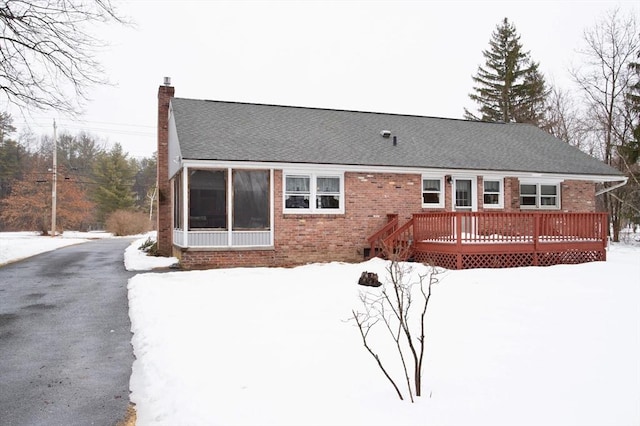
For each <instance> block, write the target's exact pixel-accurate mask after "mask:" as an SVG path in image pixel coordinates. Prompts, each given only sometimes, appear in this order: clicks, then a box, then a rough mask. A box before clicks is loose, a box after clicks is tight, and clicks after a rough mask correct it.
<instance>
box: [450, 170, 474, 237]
mask: <svg viewBox="0 0 640 426" xmlns="http://www.w3.org/2000/svg"><path fill="white" fill-rule="evenodd" d="M452 198H453V210H454V211H458V212H472V211H476V210H477V206H476V201H475V200H476V180H475V179H472V178H454V180H453V197H452ZM460 223H461V225H462V226H461V227H462V233H463V234H464V235H466V236H468V235H469V234H473V233H474V226H473V223H474V222H473V218H472V217H469V216H464V217H462V218H461V222H460Z"/></svg>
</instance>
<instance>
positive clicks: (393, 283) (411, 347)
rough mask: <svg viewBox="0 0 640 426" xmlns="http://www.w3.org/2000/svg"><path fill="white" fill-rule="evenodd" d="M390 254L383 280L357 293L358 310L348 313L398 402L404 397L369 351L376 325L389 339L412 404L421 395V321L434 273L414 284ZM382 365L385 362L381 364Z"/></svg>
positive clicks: (384, 366)
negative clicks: (359, 303) (359, 304)
mask: <svg viewBox="0 0 640 426" xmlns="http://www.w3.org/2000/svg"><path fill="white" fill-rule="evenodd" d="M387 253H391V254H390V255H389V256H387V257H388V258H390V259H391V261H390V263H389V266H388V267H387V274H388V277H387V280H386V281H385V283H384V284H383V285H382V286H380V287H377V288H375V289H371V290H366V291H361V292H360V300H361V301H362V310H355V309H354V310H352V311H351V312H352V314H353V317H352V318H351V319H352V320H354V321H355V323H356V325H357V326H358V330H359V332H360V337H361V338H362V342H363V344H364V347H365V349H366V350H367V352H368V353H369V354H370V355H371V356H372V357H373V358H374V359H375V360H376V363H377V365H378V367H379V368H380V370H381V371H382V373H383V374H384V375H385V377H386V378H387V380H388V381H389V382H390V383H391V385H392V386H393V388H394V390H395V391H396V394H397V395H398V397H399V398H400V399H401V400H404V396H403V394H402V391H401V390H400V387H399V386H398V382H397V379H394V378H393V377H392V373H391V371H392V370H390V369H389V366H388V364H385V363H384V362H383V361H382V357H381V355H380V353H379V352H377V351H376V349H374V347H373V343H374V342H373V340H375V339H372V338H371V334H370V333H371V331H372V330H373V329H374V328H375V326H376V325H381V328H382V329H383V330H384V329H386V331H387V334H388V335H389V336H390V337H391V338H392V339H393V346H394V347H395V350H396V352H397V354H398V357H399V361H400V364H401V366H402V369H401V370H400V371H402V375H403V378H402V380H404V382H405V383H406V386H407V390H408V393H409V398H410V400H411V402H414V395H415V396H416V397H418V396H421V394H422V370H423V360H424V353H425V347H426V345H425V343H426V342H425V320H426V315H427V308H428V306H429V300H430V298H431V286H432V285H434V284H436V283H438V281H439V280H438V277H437V275H438V274H439V271H438V269H436V268H435V267H432V266H429V267H428V268H429V269H428V271H427V273H426V274H419V275H418V278H417V281H414V279H412V277H411V275H412V274H411V272H412V266H411V265H410V264H408V263H405V262H400V261H398V260H397V259H399V258H401V257H400V256H398V253H392V252H389V251H387ZM385 362H386V361H385Z"/></svg>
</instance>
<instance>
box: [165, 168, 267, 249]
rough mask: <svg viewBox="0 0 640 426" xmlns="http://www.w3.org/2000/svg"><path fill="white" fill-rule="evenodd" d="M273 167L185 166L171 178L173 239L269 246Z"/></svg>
mask: <svg viewBox="0 0 640 426" xmlns="http://www.w3.org/2000/svg"><path fill="white" fill-rule="evenodd" d="M271 200H273V170H267V169H252V168H246V167H243V168H233V167H203V166H199V165H195V164H194V165H191V166H188V165H185V166H184V167H183V168H182V169H181V170H180V171H179V172H178V173H177V174H176V175H175V176H174V178H173V243H174V244H175V245H177V246H179V247H184V248H186V247H189V248H193V247H201V248H207V249H211V248H213V249H215V248H220V249H226V250H228V249H230V248H247V247H250V248H260V247H264V248H268V247H273V215H274V212H273V203H272V202H271Z"/></svg>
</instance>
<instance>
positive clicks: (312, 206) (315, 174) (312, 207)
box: [282, 170, 346, 215]
mask: <svg viewBox="0 0 640 426" xmlns="http://www.w3.org/2000/svg"><path fill="white" fill-rule="evenodd" d="M287 176H308V177H309V179H310V182H309V208H308V209H291V208H287ZM323 177H329V178H339V179H340V208H337V209H319V208H317V207H316V202H315V200H316V195H317V194H316V191H317V187H318V185H317V179H318V178H323ZM345 204H346V200H345V195H344V172H335V171H312V172H310V171H302V170H285V171H283V173H282V212H283V213H284V214H310V215H313V214H336V215H337V214H344V206H345Z"/></svg>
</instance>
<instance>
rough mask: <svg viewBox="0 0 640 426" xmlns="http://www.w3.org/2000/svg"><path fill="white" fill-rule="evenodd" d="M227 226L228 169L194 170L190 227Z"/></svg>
mask: <svg viewBox="0 0 640 426" xmlns="http://www.w3.org/2000/svg"><path fill="white" fill-rule="evenodd" d="M193 228H217V229H226V228H227V172H226V170H192V171H191V172H190V176H189V229H193Z"/></svg>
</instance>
